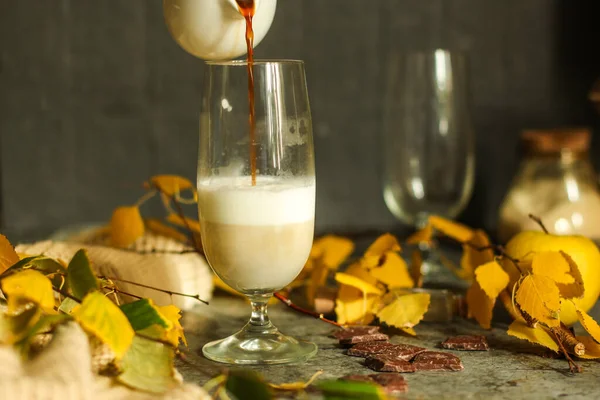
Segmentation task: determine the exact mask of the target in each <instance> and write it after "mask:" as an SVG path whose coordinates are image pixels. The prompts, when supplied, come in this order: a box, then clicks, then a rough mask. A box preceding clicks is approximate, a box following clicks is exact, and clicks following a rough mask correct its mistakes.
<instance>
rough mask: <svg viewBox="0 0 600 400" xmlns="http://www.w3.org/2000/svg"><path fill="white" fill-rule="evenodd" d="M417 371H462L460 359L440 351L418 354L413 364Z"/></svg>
mask: <svg viewBox="0 0 600 400" xmlns="http://www.w3.org/2000/svg"><path fill="white" fill-rule="evenodd" d="M412 365H413V367H414V368H415V370H416V371H462V370H463V369H464V367H463V365H462V363H461V362H460V358H458V357H456V356H455V355H454V354H450V353H442V352H438V351H426V352H423V353H420V354H417V356H416V357H415V359H414V361H413V363H412Z"/></svg>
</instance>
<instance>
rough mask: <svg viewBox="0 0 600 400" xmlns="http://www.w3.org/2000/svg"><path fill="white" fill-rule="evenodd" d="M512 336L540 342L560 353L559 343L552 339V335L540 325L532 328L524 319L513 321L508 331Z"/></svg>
mask: <svg viewBox="0 0 600 400" xmlns="http://www.w3.org/2000/svg"><path fill="white" fill-rule="evenodd" d="M506 333H508V334H509V335H510V336H514V337H516V338H519V339H523V340H527V341H529V342H531V343H535V344H539V345H540V346H544V347H545V348H547V349H550V350H552V351H554V352H556V353H558V344H557V343H556V342H555V341H554V339H552V336H550V334H549V333H548V332H547V331H546V330H545V329H544V328H543V327H541V326H540V325H537V327H536V328H532V327H530V326H529V325H527V324H526V323H525V322H522V321H513V323H512V324H510V326H509V327H508V331H507V332H506Z"/></svg>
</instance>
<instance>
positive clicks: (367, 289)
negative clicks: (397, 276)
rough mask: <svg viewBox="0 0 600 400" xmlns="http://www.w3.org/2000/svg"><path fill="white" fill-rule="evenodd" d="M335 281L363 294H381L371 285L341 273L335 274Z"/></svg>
mask: <svg viewBox="0 0 600 400" xmlns="http://www.w3.org/2000/svg"><path fill="white" fill-rule="evenodd" d="M335 280H336V281H338V282H339V283H342V284H344V285H348V286H352V287H354V288H356V289H358V290H360V291H361V292H362V293H364V294H376V295H378V296H380V295H382V294H383V291H382V290H381V289H379V288H378V287H376V286H373V285H371V284H370V283H369V282H366V281H363V280H362V279H360V278H358V277H356V276H353V275H349V274H345V273H343V272H338V273H336V274H335Z"/></svg>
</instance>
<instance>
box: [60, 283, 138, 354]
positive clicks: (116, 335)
mask: <svg viewBox="0 0 600 400" xmlns="http://www.w3.org/2000/svg"><path fill="white" fill-rule="evenodd" d="M71 315H73V317H74V318H75V320H76V321H77V322H79V324H80V325H81V326H82V327H83V329H85V330H86V331H87V332H89V333H91V334H92V335H94V336H96V337H97V338H98V339H100V341H102V342H103V343H105V344H106V345H107V346H108V347H109V348H110V349H111V350H112V351H113V352H114V353H115V356H116V357H117V358H121V357H123V355H124V354H125V352H126V351H127V349H128V348H129V346H130V345H131V342H132V341H133V336H134V335H135V333H134V331H133V328H132V327H131V324H130V323H129V321H128V320H127V317H126V316H125V314H123V311H121V309H120V308H119V307H117V305H116V304H115V303H113V302H112V301H110V300H109V299H108V298H107V297H106V296H104V294H102V293H100V292H98V291H93V292H90V293H88V294H87V295H86V296H85V298H84V299H83V302H82V303H81V305H80V306H78V307H76V308H75V309H74V310H73V312H72V314H71Z"/></svg>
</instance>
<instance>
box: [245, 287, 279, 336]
mask: <svg viewBox="0 0 600 400" xmlns="http://www.w3.org/2000/svg"><path fill="white" fill-rule="evenodd" d="M271 296H272V294H271V293H269V294H263V295H253V296H248V297H249V298H250V304H251V306H252V314H251V316H250V321H249V322H248V325H247V329H248V330H251V331H264V330H265V329H269V328H271V327H273V324H272V323H271V320H270V319H269V315H268V314H267V303H268V302H269V299H271Z"/></svg>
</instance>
